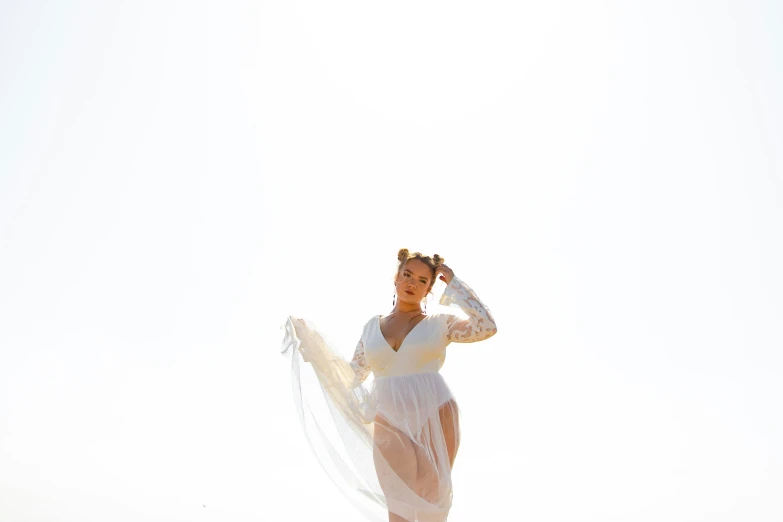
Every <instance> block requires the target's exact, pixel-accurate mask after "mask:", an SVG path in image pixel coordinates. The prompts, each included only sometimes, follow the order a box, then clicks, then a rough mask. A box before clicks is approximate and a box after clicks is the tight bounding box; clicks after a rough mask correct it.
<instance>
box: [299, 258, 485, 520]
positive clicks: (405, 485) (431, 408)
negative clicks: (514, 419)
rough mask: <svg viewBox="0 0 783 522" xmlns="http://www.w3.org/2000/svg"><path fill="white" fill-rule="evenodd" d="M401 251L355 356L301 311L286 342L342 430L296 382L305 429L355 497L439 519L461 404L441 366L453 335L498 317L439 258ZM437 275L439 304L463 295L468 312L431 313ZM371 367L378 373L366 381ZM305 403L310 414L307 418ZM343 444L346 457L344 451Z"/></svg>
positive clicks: (447, 501) (411, 516) (477, 335)
mask: <svg viewBox="0 0 783 522" xmlns="http://www.w3.org/2000/svg"><path fill="white" fill-rule="evenodd" d="M397 259H398V263H399V264H398V267H397V273H396V276H395V278H394V287H395V295H394V301H393V303H394V308H393V309H392V311H391V313H390V314H389V315H387V316H385V317H384V316H380V315H378V316H374V317H372V318H371V319H370V320H369V321H367V323H366V324H365V325H364V328H363V330H362V335H361V337H360V339H359V342H358V344H357V346H356V350H355V352H354V355H353V359H352V360H351V361H350V363H346V362H345V361H344V360H342V359H341V358H339V356H337V355H336V354H335V353H334V351H333V350H332V349H331V348H329V347H328V346H327V344H326V342H325V341H324V340H323V338H322V337H321V336H320V335H319V334H318V332H316V331H315V329H314V328H313V327H312V326H310V325H308V324H307V322H306V321H304V320H302V319H295V318H289V320H288V322H287V323H286V333H287V335H286V340H285V342H284V349H285V350H284V351H286V352H287V353H289V354H291V355H292V361H293V362H294V367H293V370H294V377H295V380H296V383H295V384H298V379H299V368H298V365H297V358H296V357H295V356H294V353H295V352H296V351H298V352H300V353H301V354H302V356H303V359H304V360H305V361H306V362H309V363H311V365H312V368H313V370H314V371H315V376H316V377H317V379H318V382H319V384H320V389H321V391H322V392H323V396H324V397H325V398H326V403H327V406H328V408H329V411H330V412H331V415H332V420H333V421H334V422H335V425H336V427H337V433H338V434H339V438H340V439H341V440H340V441H336V440H334V436H333V435H329V434H327V433H326V432H325V431H324V429H323V422H319V421H317V420H315V418H314V417H315V415H313V413H312V412H313V409H312V408H311V407H310V404H309V402H307V401H306V400H305V399H304V393H302V392H301V388H300V387H298V386H295V387H294V390H295V394H294V395H295V398H296V400H297V405H298V406H299V407H300V408H299V411H300V419H301V420H302V423H303V426H304V427H305V432H306V434H307V435H308V437H309V436H310V434H311V433H317V434H318V435H319V437H320V443H321V444H323V447H324V448H325V451H324V453H326V454H328V456H329V459H330V461H331V462H332V464H333V465H334V467H333V468H331V469H332V470H333V471H334V472H333V473H332V475H333V477H332V478H333V479H334V480H335V481H336V482H337V483H338V485H341V486H344V487H343V489H344V492H345V493H346V494H347V495H348V496H349V498H350V499H351V500H353V501H354V504H355V505H356V506H357V507H359V508H360V509H361V510H362V511H363V512H364V513H365V514H366V515H368V517H369V518H370V519H371V520H378V521H379V522H380V521H381V520H383V519H386V517H387V516H388V520H389V522H403V521H405V522H436V521H437V522H442V521H445V520H446V517H447V516H448V512H449V509H450V507H451V500H452V487H451V469H452V467H453V465H454V459H455V457H456V454H457V449H458V448H459V439H460V428H459V411H458V408H457V404H456V402H455V399H454V397H453V395H452V394H451V392H450V390H449V388H448V386H446V383H445V381H444V380H443V377H442V376H441V375H440V373H438V370H439V369H440V368H441V366H442V365H443V362H444V360H445V356H446V351H445V349H446V346H447V345H448V344H449V343H451V342H461V343H469V342H476V341H481V340H484V339H487V338H489V337H491V336H492V335H494V334H495V333H496V332H497V327H496V326H495V321H494V319H493V318H492V315H491V314H490V311H489V309H488V308H487V307H486V306H484V305H483V304H482V303H481V301H480V300H479V298H478V297H477V296H476V294H475V293H474V292H473V290H472V289H471V288H470V287H469V286H468V285H466V284H465V283H464V282H462V281H461V280H460V279H458V278H457V277H455V276H454V272H453V271H452V270H451V269H450V268H449V267H447V266H446V265H445V264H443V258H441V257H440V256H438V255H435V256H433V257H429V256H424V255H422V254H421V253H419V252H415V253H412V254H411V253H409V252H408V250H407V249H401V250H400V251H399V252H398V256H397ZM437 279H440V280H441V281H443V282H445V283H446V284H447V286H446V289H445V290H444V292H443V296H442V297H441V299H440V304H442V305H446V306H450V305H452V304H456V305H458V306H459V307H460V308H461V309H462V311H463V312H464V313H465V315H466V316H467V318H461V317H458V316H456V315H452V314H448V313H440V314H431V315H427V314H426V306H424V307H423V306H422V302H423V301H424V300H425V298H426V296H427V295H428V294H429V293H430V292H431V291H432V288H433V285H434V284H435V281H436V280H437ZM370 373H372V374H373V376H374V381H373V383H372V388H371V390H369V391H368V390H366V389H365V388H364V386H363V383H364V381H365V379H366V378H367V377H368V375H369V374H370ZM304 409H307V410H308V413H309V414H311V416H312V417H313V422H314V424H310V425H309V426H308V424H307V422H306V420H307V419H309V418H310V417H307V419H306V417H305V415H304ZM310 441H311V446H312V447H313V449H314V450H315V451H316V453H317V454H318V453H319V450H318V449H316V447H315V446H314V445H313V440H312V439H310ZM343 446H344V447H345V452H344V453H345V454H346V455H347V457H343V456H341V455H339V450H341V449H342V447H343ZM319 448H320V446H319ZM324 462H325V460H324V461H322V464H323V463H324ZM327 471H330V469H327ZM337 477H339V478H337ZM357 492H358V493H360V494H358V495H357V494H356V493H357ZM381 513H382V514H383V516H381Z"/></svg>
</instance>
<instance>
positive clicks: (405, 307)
mask: <svg viewBox="0 0 783 522" xmlns="http://www.w3.org/2000/svg"><path fill="white" fill-rule="evenodd" d="M412 312H417V313H423V310H422V309H421V305H417V304H410V303H402V302H398V303H397V304H395V305H394V309H393V310H392V314H396V315H400V314H409V313H412Z"/></svg>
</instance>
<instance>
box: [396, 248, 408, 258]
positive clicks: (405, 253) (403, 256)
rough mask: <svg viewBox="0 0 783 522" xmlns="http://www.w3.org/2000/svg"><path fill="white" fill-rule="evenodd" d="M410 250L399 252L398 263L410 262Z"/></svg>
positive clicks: (404, 249) (402, 249) (403, 249)
mask: <svg viewBox="0 0 783 522" xmlns="http://www.w3.org/2000/svg"><path fill="white" fill-rule="evenodd" d="M408 254H409V252H408V249H407V248H401V249H400V251H399V252H397V261H407V260H408Z"/></svg>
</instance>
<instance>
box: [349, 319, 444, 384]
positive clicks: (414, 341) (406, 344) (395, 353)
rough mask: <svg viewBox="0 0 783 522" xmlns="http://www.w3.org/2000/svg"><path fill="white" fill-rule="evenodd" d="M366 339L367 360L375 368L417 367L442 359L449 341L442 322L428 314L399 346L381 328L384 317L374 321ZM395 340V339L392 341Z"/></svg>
mask: <svg viewBox="0 0 783 522" xmlns="http://www.w3.org/2000/svg"><path fill="white" fill-rule="evenodd" d="M373 323H374V324H373V325H372V326H371V328H370V329H369V332H368V333H367V336H366V338H365V340H364V343H365V344H364V351H365V356H366V358H367V362H368V363H369V364H370V366H371V367H372V368H373V370H374V371H378V370H380V371H381V372H382V371H383V370H384V369H389V368H393V367H400V366H404V367H407V368H412V369H413V368H417V367H421V366H422V365H427V364H430V363H431V362H432V361H441V362H442V360H443V358H444V353H445V348H446V345H447V344H448V343H447V342H444V341H445V337H444V336H442V335H441V331H440V328H439V324H438V323H437V322H436V321H434V320H432V318H429V317H428V318H427V319H425V320H423V321H421V322H420V323H418V324H416V325H415V326H414V328H413V329H412V330H410V332H408V333H407V335H405V337H404V338H403V339H402V340H401V341H397V342H399V343H400V344H399V347H398V348H397V350H394V348H393V347H392V346H391V344H390V343H389V340H387V338H386V337H385V336H384V334H383V332H382V330H381V324H380V318H376V320H375V321H373ZM392 342H394V341H392Z"/></svg>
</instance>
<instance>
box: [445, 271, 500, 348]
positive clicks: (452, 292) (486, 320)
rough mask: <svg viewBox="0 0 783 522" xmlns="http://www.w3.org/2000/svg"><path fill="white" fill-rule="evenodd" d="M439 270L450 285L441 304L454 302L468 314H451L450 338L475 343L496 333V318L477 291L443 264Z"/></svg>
mask: <svg viewBox="0 0 783 522" xmlns="http://www.w3.org/2000/svg"><path fill="white" fill-rule="evenodd" d="M438 272H442V273H443V274H442V275H441V277H440V279H441V280H442V281H444V282H446V283H447V285H448V286H446V290H444V292H443V295H442V296H441V298H440V304H442V305H444V306H449V305H451V304H452V303H454V304H456V305H457V306H459V307H460V308H461V309H462V311H463V312H465V313H466V314H467V315H468V319H460V318H459V317H456V316H453V315H452V316H449V318H448V319H447V321H446V325H447V328H448V340H449V341H451V342H456V343H474V342H476V341H483V340H484V339H489V338H490V337H492V336H493V335H495V334H496V333H497V331H498V328H497V325H496V324H495V319H494V318H493V317H492V313H490V311H489V308H487V306H486V305H484V303H482V302H481V300H480V299H479V298H478V296H477V295H476V292H474V291H473V289H472V288H470V287H469V286H468V285H467V284H466V283H465V282H463V281H462V280H461V279H459V278H458V277H456V276H455V275H454V272H452V271H451V269H450V268H448V267H446V266H444V265H441V266H439V267H438Z"/></svg>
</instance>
